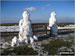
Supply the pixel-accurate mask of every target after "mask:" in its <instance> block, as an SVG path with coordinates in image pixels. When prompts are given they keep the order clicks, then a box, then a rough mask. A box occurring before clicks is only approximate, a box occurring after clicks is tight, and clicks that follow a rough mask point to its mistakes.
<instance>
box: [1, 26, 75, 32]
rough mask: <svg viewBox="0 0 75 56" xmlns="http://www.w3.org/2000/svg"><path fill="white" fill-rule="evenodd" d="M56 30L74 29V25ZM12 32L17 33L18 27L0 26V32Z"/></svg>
mask: <svg viewBox="0 0 75 56" xmlns="http://www.w3.org/2000/svg"><path fill="white" fill-rule="evenodd" d="M48 29H49V28H48ZM58 29H75V25H67V26H65V27H58ZM14 31H19V26H0V32H14Z"/></svg>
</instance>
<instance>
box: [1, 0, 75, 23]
mask: <svg viewBox="0 0 75 56" xmlns="http://www.w3.org/2000/svg"><path fill="white" fill-rule="evenodd" d="M24 10H28V11H29V14H30V19H31V21H32V23H48V20H49V17H50V13H51V12H52V11H55V12H56V19H57V22H58V23H73V22H74V18H75V17H74V1H1V23H19V21H20V20H21V19H22V18H23V17H22V13H23V11H24Z"/></svg>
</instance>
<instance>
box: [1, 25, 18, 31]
mask: <svg viewBox="0 0 75 56" xmlns="http://www.w3.org/2000/svg"><path fill="white" fill-rule="evenodd" d="M14 31H19V26H0V32H14Z"/></svg>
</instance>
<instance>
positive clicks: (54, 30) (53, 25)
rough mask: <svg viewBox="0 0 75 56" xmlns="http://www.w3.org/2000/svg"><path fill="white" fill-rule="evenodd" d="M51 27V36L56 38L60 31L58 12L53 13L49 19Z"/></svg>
mask: <svg viewBox="0 0 75 56" xmlns="http://www.w3.org/2000/svg"><path fill="white" fill-rule="evenodd" d="M49 27H50V36H56V35H57V32H58V29H57V25H56V12H55V11H53V12H51V16H50V18H49Z"/></svg>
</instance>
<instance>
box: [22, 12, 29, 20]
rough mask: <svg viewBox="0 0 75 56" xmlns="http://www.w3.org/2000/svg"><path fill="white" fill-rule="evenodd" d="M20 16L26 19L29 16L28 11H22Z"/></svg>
mask: <svg viewBox="0 0 75 56" xmlns="http://www.w3.org/2000/svg"><path fill="white" fill-rule="evenodd" d="M22 16H23V19H28V18H29V13H28V11H24V12H23V14H22Z"/></svg>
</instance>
